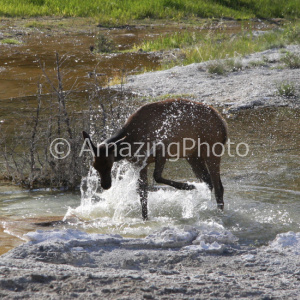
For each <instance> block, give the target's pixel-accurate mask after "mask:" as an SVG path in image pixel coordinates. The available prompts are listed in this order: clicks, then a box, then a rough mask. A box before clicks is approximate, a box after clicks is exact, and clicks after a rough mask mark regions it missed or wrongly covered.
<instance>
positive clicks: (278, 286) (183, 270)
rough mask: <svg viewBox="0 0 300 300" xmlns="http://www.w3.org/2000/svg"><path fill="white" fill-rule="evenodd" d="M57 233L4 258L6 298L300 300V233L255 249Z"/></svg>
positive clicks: (0, 264)
mask: <svg viewBox="0 0 300 300" xmlns="http://www.w3.org/2000/svg"><path fill="white" fill-rule="evenodd" d="M193 232H194V233H195V234H193ZM54 233H55V235H53V231H52V232H50V231H49V232H48V235H47V233H46V235H45V233H42V231H40V232H39V233H34V234H31V235H33V236H35V238H33V241H31V242H28V243H25V244H23V245H21V246H19V247H17V248H15V249H13V250H12V251H10V252H8V253H6V254H4V255H3V256H1V258H0V274H1V279H0V287H1V291H0V296H1V299H26V298H29V299H73V298H78V299H94V298H97V299H237V298H239V299H250V298H251V299H299V298H298V297H299V294H300V272H299V270H300V235H299V234H295V233H288V234H282V235H278V236H277V238H276V239H275V240H274V241H273V242H272V243H271V244H270V245H269V246H264V247H260V248H254V247H252V248H251V247H246V246H241V245H238V244H237V243H235V242H233V241H231V242H229V241H230V239H227V242H226V241H225V240H224V236H223V237H222V239H221V240H223V242H224V243H221V242H220V236H218V237H217V235H216V234H215V241H214V242H213V239H214V238H213V236H214V234H208V235H206V236H205V237H204V235H203V234H202V235H201V238H200V240H201V242H199V235H197V233H196V231H195V229H192V230H191V229H187V230H185V231H182V232H178V231H177V232H176V231H174V230H172V229H168V228H164V229H162V231H161V232H159V233H157V234H156V235H152V236H148V237H146V238H144V239H124V238H122V237H120V236H118V235H88V234H86V233H81V232H79V231H76V230H70V229H69V230H67V231H59V230H57V231H54ZM198 234H199V233H198ZM29 235H30V234H29ZM39 235H40V237H37V236H39ZM225 235H226V234H225ZM41 237H42V238H41ZM218 238H219V242H216V240H217V239H218ZM197 240H198V243H197V242H195V241H197Z"/></svg>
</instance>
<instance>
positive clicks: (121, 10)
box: [0, 0, 300, 24]
mask: <svg viewBox="0 0 300 300" xmlns="http://www.w3.org/2000/svg"><path fill="white" fill-rule="evenodd" d="M0 16H6V17H35V16H64V17H95V18H96V19H97V20H98V21H99V22H100V23H101V24H105V23H107V24H109V23H110V24H111V23H113V24H116V23H126V22H130V21H132V20H141V19H145V18H151V19H173V20H180V19H191V18H199V17H201V18H203V17H204V18H213V17H215V18H220V17H227V18H235V19H249V18H254V17H258V18H278V17H279V18H281V17H285V18H296V17H299V16H300V5H299V0H286V1H282V0H239V1H238V0H197V1H195V0H151V1H148V0H114V1H112V0H93V1H92V0H88V1H82V0H1V1H0Z"/></svg>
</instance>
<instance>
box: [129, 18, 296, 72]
mask: <svg viewBox="0 0 300 300" xmlns="http://www.w3.org/2000/svg"><path fill="white" fill-rule="evenodd" d="M192 41H193V42H192ZM291 43H300V23H299V22H298V23H295V24H290V25H287V26H285V27H284V28H283V29H278V30H273V31H269V32H266V33H265V34H263V35H259V36H254V35H253V34H252V32H251V31H250V32H242V33H240V34H236V35H230V34H224V33H216V32H213V31H209V32H208V33H195V32H184V33H180V34H179V33H174V34H171V35H168V36H165V37H159V38H157V39H156V40H153V41H145V42H143V43H142V44H140V45H136V46H135V49H143V50H145V51H161V50H171V49H172V48H173V46H174V45H176V48H181V50H180V51H178V53H177V59H174V60H173V61H168V62H166V63H164V65H163V68H169V67H172V66H174V65H178V64H183V65H187V64H191V63H198V62H203V61H208V60H213V59H217V60H218V59H226V58H228V57H235V56H236V54H238V55H241V56H243V55H246V54H249V53H254V52H259V51H263V50H266V49H270V48H281V47H283V45H287V44H291ZM191 45H192V46H191ZM289 60H290V61H292V64H294V66H295V65H296V62H297V59H293V60H292V58H291V57H289ZM215 67H216V68H218V69H219V71H218V72H220V69H221V68H220V66H215ZM227 68H228V66H227ZM234 68H237V69H238V66H233V69H234ZM212 69H213V66H212ZM218 72H217V73H218ZM213 73H214V72H213Z"/></svg>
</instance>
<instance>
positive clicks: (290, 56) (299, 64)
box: [281, 53, 300, 69]
mask: <svg viewBox="0 0 300 300" xmlns="http://www.w3.org/2000/svg"><path fill="white" fill-rule="evenodd" d="M281 61H282V62H283V63H284V64H285V66H286V67H288V68H290V69H299V68H300V55H299V54H298V55H297V54H294V53H287V54H286V55H285V56H284V57H283V58H282V59H281Z"/></svg>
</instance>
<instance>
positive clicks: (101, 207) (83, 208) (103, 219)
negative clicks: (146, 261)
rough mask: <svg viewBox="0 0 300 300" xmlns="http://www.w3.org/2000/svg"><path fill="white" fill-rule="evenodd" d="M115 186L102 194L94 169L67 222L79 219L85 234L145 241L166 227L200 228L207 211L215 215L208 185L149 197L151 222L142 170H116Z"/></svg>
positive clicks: (124, 165) (119, 166)
mask: <svg viewBox="0 0 300 300" xmlns="http://www.w3.org/2000/svg"><path fill="white" fill-rule="evenodd" d="M112 173H113V174H114V176H113V179H112V186H111V188H110V189H109V190H104V191H102V190H100V191H99V186H100V185H99V184H98V183H99V182H98V181H99V177H98V174H97V172H96V171H95V170H94V169H93V168H91V169H90V171H89V173H88V175H87V177H85V178H83V180H82V184H81V204H80V206H78V207H77V208H74V209H73V208H69V209H68V211H67V213H66V215H65V218H64V219H65V220H67V219H69V218H71V217H73V218H74V217H75V218H78V219H79V220H80V221H81V222H82V226H83V227H84V228H85V230H88V231H90V232H101V233H118V234H121V235H123V236H131V237H141V236H146V235H148V234H151V233H153V232H154V231H155V230H157V229H161V228H162V227H166V226H167V227H179V228H182V227H183V226H185V225H197V224H199V222H200V219H201V214H203V212H204V211H207V210H209V211H215V205H214V202H212V201H211V200H210V198H211V197H210V191H209V189H208V187H207V186H206V185H205V184H204V183H195V182H193V183H192V184H194V185H195V186H196V189H195V190H192V191H182V190H176V189H173V188H168V189H165V188H160V189H158V190H156V191H150V192H149V196H148V211H149V221H146V222H145V221H143V220H142V214H141V204H140V200H139V195H138V192H137V183H138V176H139V170H138V169H136V168H134V167H133V166H132V165H131V164H130V163H128V162H122V163H119V164H116V166H114V168H113V171H112Z"/></svg>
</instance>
